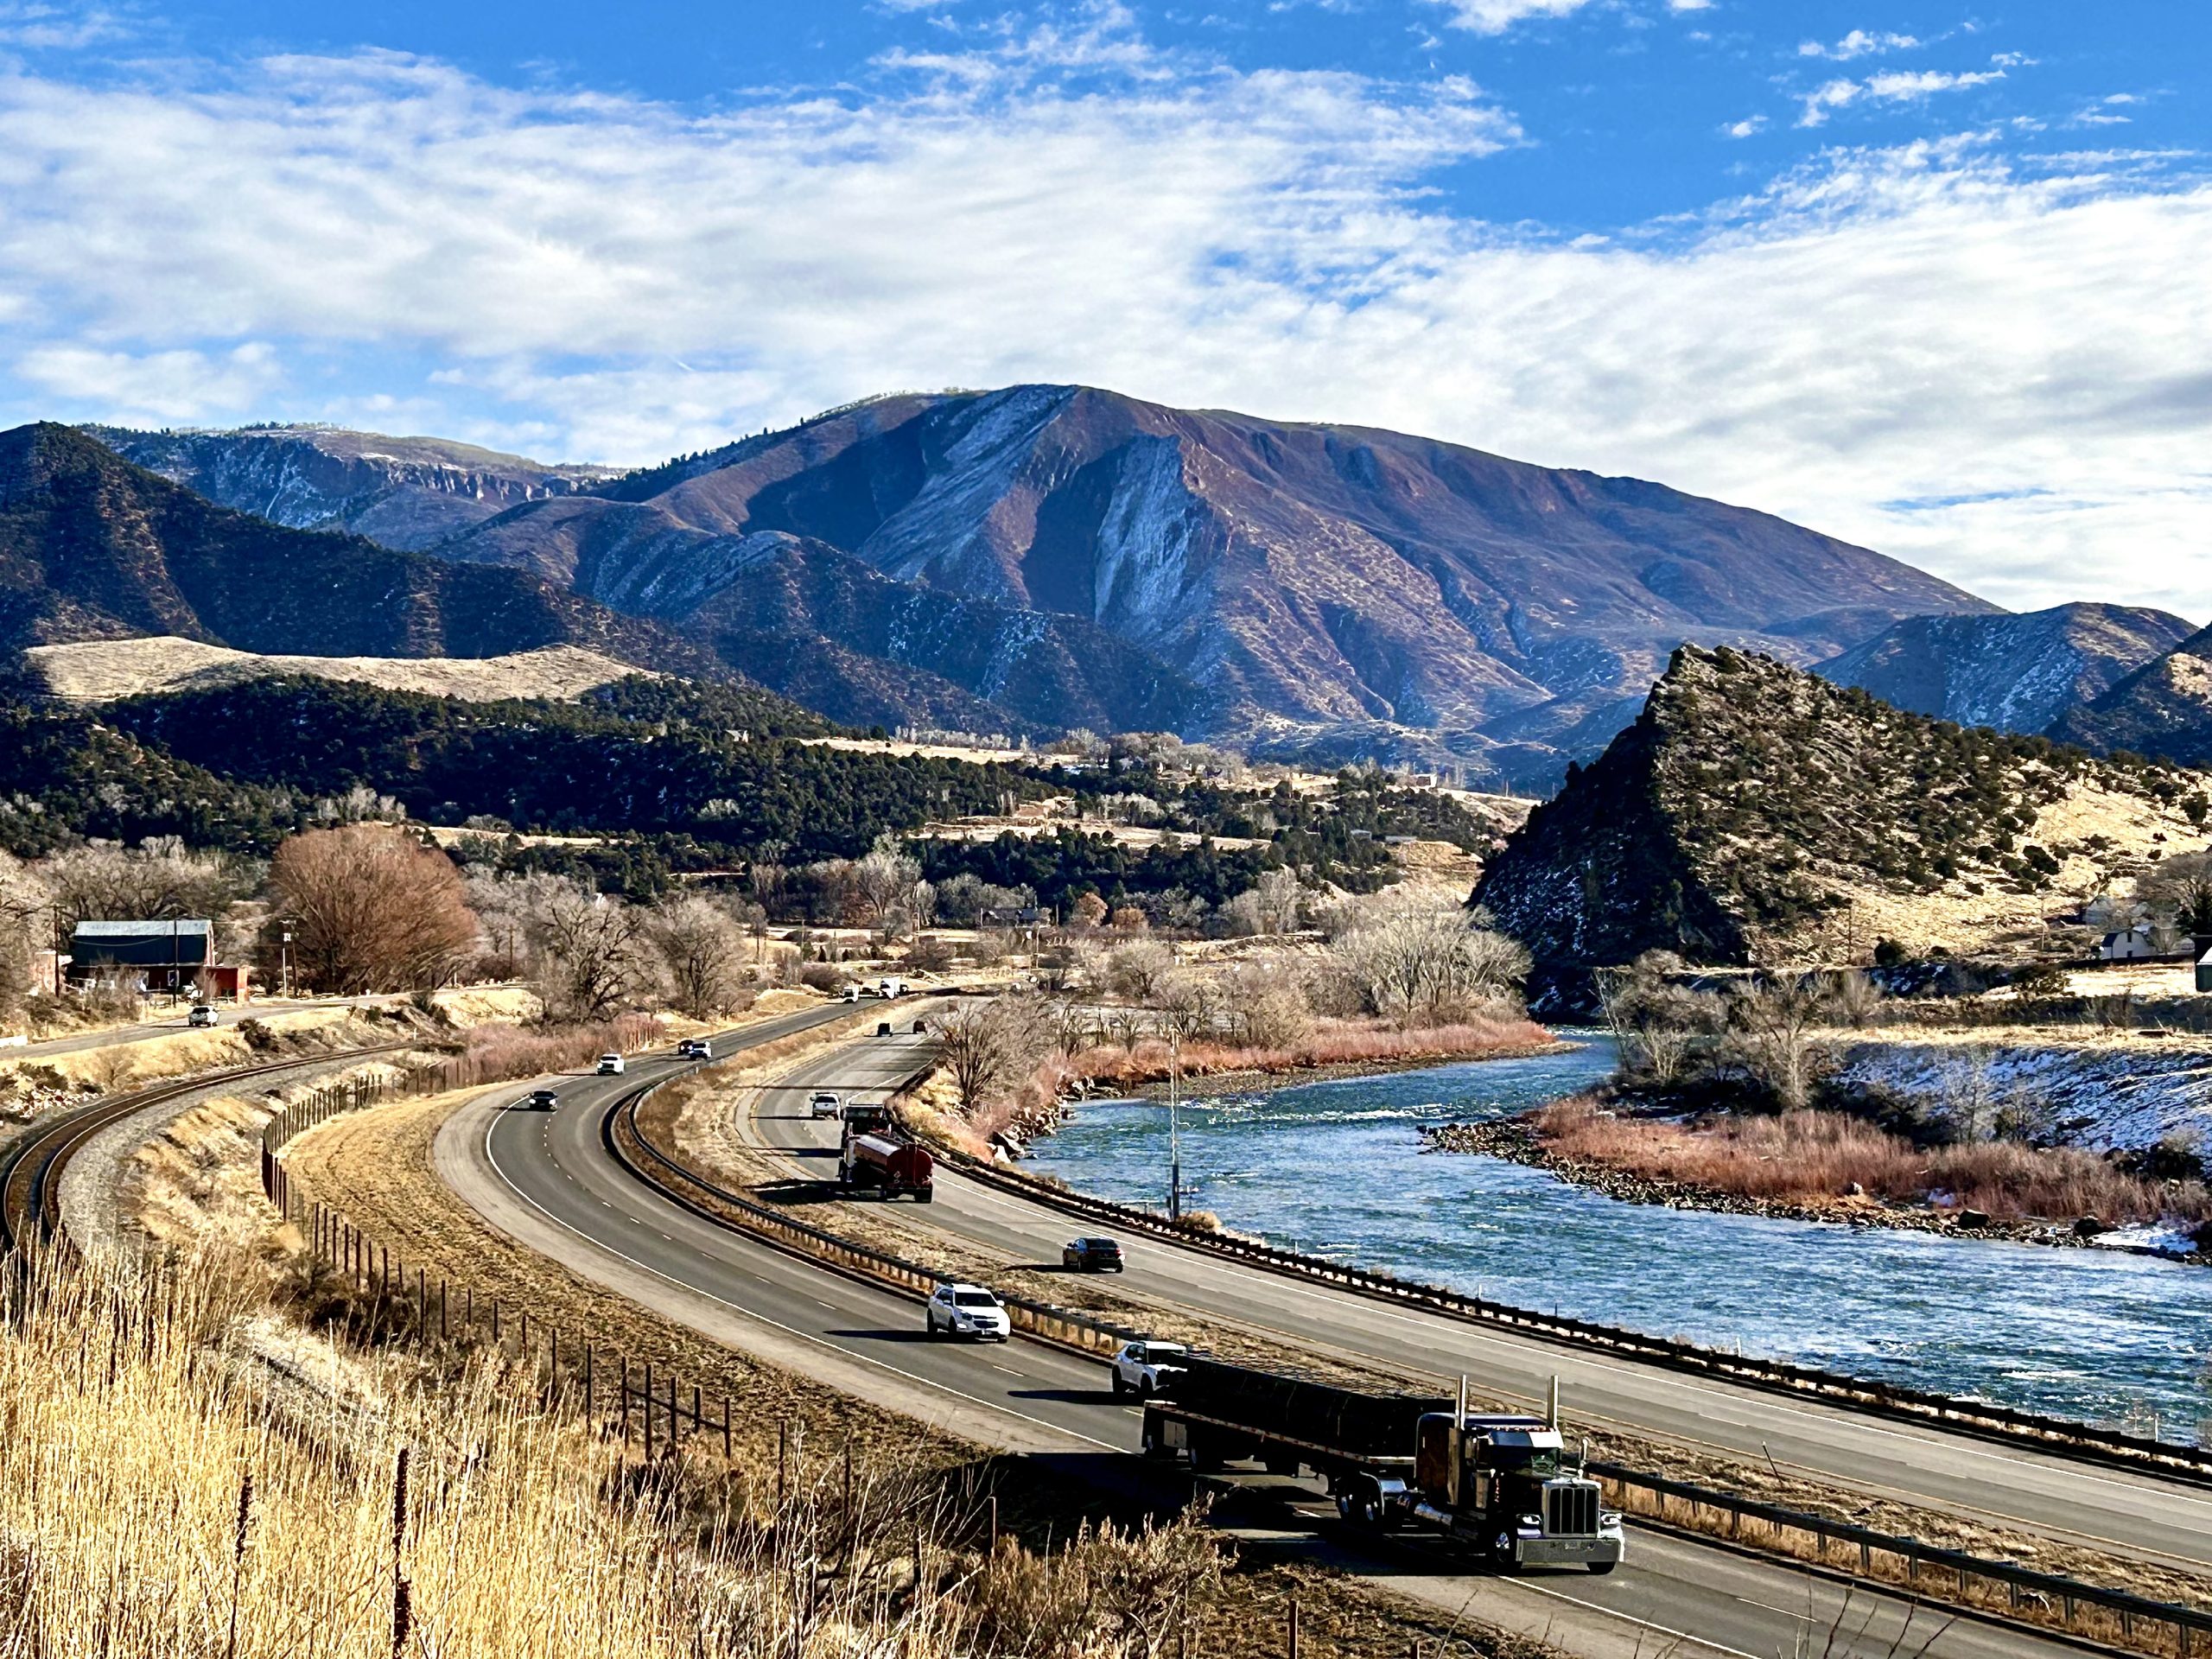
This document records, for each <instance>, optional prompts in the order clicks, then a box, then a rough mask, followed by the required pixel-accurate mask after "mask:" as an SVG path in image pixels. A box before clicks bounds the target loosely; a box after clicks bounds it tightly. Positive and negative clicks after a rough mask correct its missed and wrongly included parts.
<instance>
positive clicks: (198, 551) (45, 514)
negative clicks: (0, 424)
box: [0, 423, 729, 678]
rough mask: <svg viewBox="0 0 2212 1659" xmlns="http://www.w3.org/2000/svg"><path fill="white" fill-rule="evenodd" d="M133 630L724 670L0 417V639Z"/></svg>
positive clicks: (560, 603)
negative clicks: (547, 651) (258, 511)
mask: <svg viewBox="0 0 2212 1659" xmlns="http://www.w3.org/2000/svg"><path fill="white" fill-rule="evenodd" d="M133 636H175V637H176V638H179V639H190V640H196V641H199V642H200V643H202V644H207V645H227V646H230V647H232V648H233V649H237V650H240V651H245V652H253V653H257V654H270V655H280V654H298V655H303V656H319V657H469V658H480V657H496V656H500V655H504V654H506V653H508V652H518V651H530V650H534V649H537V648H540V647H543V646H549V645H580V646H585V647H588V648H591V649H595V650H598V651H601V652H603V653H604V654H606V655H608V656H610V657H613V658H619V659H620V660H621V661H624V662H626V663H629V664H633V665H635V666H639V667H645V668H658V669H664V670H667V671H674V672H681V673H685V674H690V675H696V676H699V677H707V678H714V677H728V673H729V671H728V670H727V669H726V668H724V667H723V666H722V665H721V664H720V663H718V662H717V661H716V660H715V658H713V657H712V656H711V654H709V652H706V651H705V650H703V649H702V648H701V647H699V646H697V645H694V644H692V643H691V642H690V641H688V640H685V639H682V638H680V637H679V636H677V634H675V633H673V632H671V631H670V630H668V629H667V628H665V627H664V626H661V625H659V624H658V623H655V622H653V621H651V620H645V619H640V618H637V617H632V616H626V615H622V614H620V613H616V612H613V611H612V610H609V609H607V607H603V606H601V605H598V604H595V603H594V602H593V601H590V600H588V599H585V598H582V597H580V596H578V595H576V594H570V593H569V592H567V591H565V590H563V589H558V588H550V587H548V586H547V585H546V584H544V583H543V582H537V581H536V580H534V579H532V578H531V577H529V576H527V575H524V574H522V573H519V572H515V571H511V570H500V569H492V568H470V567H466V566H457V565H454V564H452V563H448V562H445V561H442V560H436V559H432V558H429V557H427V556H424V555H423V554H420V553H411V552H405V551H401V550H395V549H391V548H388V547H385V546H384V545H382V544H381V543H376V542H372V541H370V540H367V539H366V538H365V537H353V536H346V535H343V534H335V533H325V532H318V531H302V530H294V529H290V528H288V527H285V526H283V525H279V524H274V523H271V522H270V521H269V520H267V519H264V518H259V517H257V516H255V515H252V514H249V513H245V512H237V511H234V510H232V509H231V508H228V507H225V506H221V505H216V504H215V503H213V502H210V501H208V500H207V499H205V498H203V497H201V496H200V495H198V494H197V493H194V492H193V491H191V490H189V489H187V488H186V487H185V486H182V485H180V484H176V483H174V482H172V481H171V480H168V479H166V478H162V477H161V476H160V475H158V474H154V473H151V472H149V471H147V470H146V469H145V468H143V467H137V466H134V465H133V464H131V463H130V462H129V461H124V460H123V459H121V458H120V457H119V456H118V455H117V454H115V453H114V452H113V451H112V450H111V449H110V448H107V447H105V445H103V444H101V443H99V442H97V441H95V440H94V439H92V438H91V437H89V436H86V435H84V434H82V433H80V432H79V431H76V430H75V429H72V428H69V427H65V426H60V425H56V424H54V423H34V424H31V425H29V426H22V427H17V428H16V429H13V430H10V431H8V432H3V433H0V649H7V650H20V649H22V647H25V646H28V645H59V644H67V643H71V642H74V641H79V640H91V639H120V638H127V637H133Z"/></svg>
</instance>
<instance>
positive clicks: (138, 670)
mask: <svg viewBox="0 0 2212 1659" xmlns="http://www.w3.org/2000/svg"><path fill="white" fill-rule="evenodd" d="M23 654H24V655H25V656H26V657H27V658H29V659H30V663H31V666H32V667H33V669H34V670H35V671H37V672H38V673H39V674H40V675H41V676H42V677H44V679H45V680H46V683H47V685H48V688H49V689H51V690H52V691H53V692H54V696H58V697H67V698H69V699H71V700H72V701H73V702H111V701H112V700H113V699H115V698H118V697H131V696H147V695H150V694H153V693H157V692H165V691H183V690H197V689H199V688H201V687H205V686H217V685H231V684H234V683H237V682H238V681H240V680H247V679H256V678H262V677H267V676H270V675H276V674H304V675H311V676H313V677H315V678H317V679H325V680H353V681H360V682H363V683H367V684H370V685H377V686H382V687H383V688H384V689H385V690H388V691H419V692H423V693H426V694H428V695H429V696H435V697H459V698H461V699H463V700H464V701H467V702H497V701H499V699H501V698H504V697H547V698H553V699H564V698H569V697H575V696H582V694H583V693H584V692H586V691H589V690H593V689H594V688H595V687H598V686H602V685H606V684H607V683H610V682H612V681H614V680H619V679H620V678H621V677H623V676H625V675H626V674H634V673H636V672H637V670H636V669H634V668H632V667H631V666H629V664H626V663H619V662H616V661H615V660H614V659H613V658H611V657H602V656H601V655H600V654H599V653H598V652H593V651H586V650H584V649H582V647H581V646H577V645H547V646H544V647H543V648H542V649H540V650H537V651H523V652H512V653H510V654H509V655H507V656H505V657H485V658H461V657H404V658H402V657H280V656H259V655H256V654H255V653H253V652H244V651H232V650H230V649H229V648H228V647H226V646H223V645H203V644H201V643H200V641H198V640H196V639H178V638H176V637H175V636H174V635H168V636H162V637H159V638H156V639H95V640H87V641H84V642H82V643H79V644H73V645H34V646H33V647H32V648H31V649H30V650H29V651H27V652H24V653H23Z"/></svg>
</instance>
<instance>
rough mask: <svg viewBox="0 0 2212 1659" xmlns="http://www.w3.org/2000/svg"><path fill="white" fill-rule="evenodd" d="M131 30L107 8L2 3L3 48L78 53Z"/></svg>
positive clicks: (34, 0)
mask: <svg viewBox="0 0 2212 1659" xmlns="http://www.w3.org/2000/svg"><path fill="white" fill-rule="evenodd" d="M129 33H130V30H129V29H128V28H127V26H126V25H125V24H124V20H123V19H122V17H121V16H118V14H117V13H115V12H113V11H111V10H108V9H107V8H105V7H104V6H60V5H48V4H44V3H40V0H29V3H8V0H0V46H12V47H15V48H18V49H20V50H23V51H59V52H75V51H79V50H82V49H83V48H86V47H88V46H99V45H102V44H104V43H105V42H107V41H115V40H120V39H122V38H123V37H124V35H127V34H129Z"/></svg>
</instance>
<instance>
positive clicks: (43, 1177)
mask: <svg viewBox="0 0 2212 1659" xmlns="http://www.w3.org/2000/svg"><path fill="white" fill-rule="evenodd" d="M419 1046H420V1045H419V1044H416V1043H384V1044H380V1045H378V1046H376V1047H374V1048H354V1049H345V1050H341V1051H340V1052H336V1053H331V1054H317V1055H313V1056H310V1057H308V1058H302V1059H291V1060H267V1061H264V1062H263V1063H262V1064H260V1065H242V1066H238V1067H235V1068H233V1069H232V1070H231V1071H213V1072H202V1073H201V1074H200V1075H199V1076H198V1077H180V1078H178V1079H176V1080H175V1082H171V1083H159V1084H154V1085H153V1086H152V1087H150V1088H146V1089H134V1090H131V1091H130V1093H128V1094H122V1095H111V1096H107V1097H105V1098H104V1099H101V1100H96V1101H94V1102H93V1103H92V1104H91V1105H89V1106H81V1107H79V1108H78V1109H76V1110H74V1111H68V1112H63V1113H61V1114H60V1115H59V1116H55V1117H53V1118H51V1119H49V1120H48V1121H47V1122H43V1123H38V1124H35V1125H33V1126H32V1127H31V1128H29V1129H27V1130H26V1131H24V1133H23V1134H22V1135H18V1136H17V1137H16V1140H15V1141H13V1142H12V1143H11V1144H10V1146H9V1147H8V1148H7V1150H6V1151H5V1152H4V1153H0V1251H15V1250H18V1249H22V1248H24V1247H25V1246H26V1245H28V1244H30V1243H49V1242H51V1241H52V1240H53V1239H54V1236H55V1235H56V1234H57V1233H58V1232H59V1230H60V1224H61V1205H60V1193H61V1175H62V1172H63V1171H64V1170H65V1169H67V1167H68V1164H69V1160H70V1159H72V1158H73V1157H74V1156H76V1154H78V1153H79V1152H80V1151H82V1150H83V1149H84V1147H85V1145H86V1142H88V1141H91V1140H92V1137H93V1136H95V1135H98V1134H99V1132H100V1131H101V1130H103V1129H105V1128H108V1127H110V1126H111V1125H112V1124H116V1123H120V1122H123V1120H124V1119H125V1118H127V1117H133V1116H137V1114H138V1113H140V1112H143V1111H149V1110H151V1109H153V1108H154V1107H156V1106H161V1105H165V1104H167V1103H169V1102H171V1101H174V1100H177V1099H179V1098H181V1097H182V1096H186V1095H190V1094H196V1093H197V1092H199V1091H200V1090H203V1089H207V1088H212V1087H219V1086H220V1085H222V1084H231V1083H245V1082H248V1081H251V1079H253V1078H255V1077H268V1076H270V1075H271V1074H272V1073H274V1072H278V1071H298V1070H299V1069H300V1068H302V1066H309V1065H327V1064H329V1063H330V1062H331V1061H333V1060H345V1059H366V1058H369V1057H370V1056H372V1055H376V1054H390V1053H394V1052H397V1051H399V1050H401V1049H407V1048H415V1047H419Z"/></svg>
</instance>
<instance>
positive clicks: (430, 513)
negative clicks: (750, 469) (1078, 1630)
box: [84, 423, 620, 551]
mask: <svg viewBox="0 0 2212 1659" xmlns="http://www.w3.org/2000/svg"><path fill="white" fill-rule="evenodd" d="M84 430H85V431H86V433H87V434H89V435H91V436H92V437H94V438H96V439H98V440H99V442H101V443H104V444H105V445H106V446H107V447H108V448H111V449H112V450H114V451H115V452H116V453H117V454H119V455H121V456H123V457H124V459H125V460H127V461H133V462H135V463H137V465H139V466H141V467H146V468H147V469H148V470H149V471H151V472H156V473H159V474H162V477H164V478H167V479H169V480H172V481H173V482H175V483H179V484H182V485H184V486H187V487H188V488H189V489H192V490H194V491H197V492H198V493H200V494H201V495H204V496H206V497H207V498H208V499H210V500H212V501H215V502H218V503H219V504H221V505H224V506H228V507H235V508H237V509H238V510H239V511H241V512H251V513H254V514H256V515H257V516H258V517H260V518H267V519H269V520H270V521H271V522H273V523H276V524H286V525H289V526H290V527H291V528H293V529H295V530H342V531H353V533H355V534H357V535H362V536H366V537H369V538H370V539H371V540H372V541H378V542H381V543H384V544H385V546H387V547H394V548H397V549H399V550H402V551H414V550H420V549H422V548H424V547H427V546H429V545H430V544H431V543H434V542H438V541H442V540H443V539H445V538H446V537H448V536H452V535H454V534H456V533H458V532H460V531H464V530H466V529H467V528H468V527H469V526H470V525H472V524H480V523H481V522H483V521H484V520H485V519H486V518H491V517H493V515H495V514H497V513H499V512H505V510H506V509H507V508H509V507H512V506H514V505H517V504H518V503H520V502H524V501H532V500H539V499H544V498H546V497H549V496H557V495H569V494H573V493H575V492H576V491H578V490H581V489H585V488H588V487H590V486H594V485H597V484H601V483H605V482H607V481H609V480H613V479H614V478H616V477H618V476H620V469H619V468H616V467H598V466H588V465H577V464H575V463H571V462H561V463H557V464H549V463H547V462H545V461H532V460H531V459H530V458H529V457H527V456H524V455H510V454H502V453H500V452H499V451H498V450H496V449H486V448H480V447H479V446H477V445H475V444H471V443H459V442H454V441H453V440H452V439H449V438H430V437H396V436H392V435H388V434H385V433H381V432H365V431H359V430H357V429H353V428H351V427H343V426H327V425H322V424H320V423H315V424H306V425H255V426H242V427H235V428H232V429H228V430H222V431H217V430H209V429H196V428H195V429H181V430H171V431H164V432H137V431H131V430H129V429H124V428H119V427H106V426H88V427H86V428H85V429H84Z"/></svg>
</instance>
